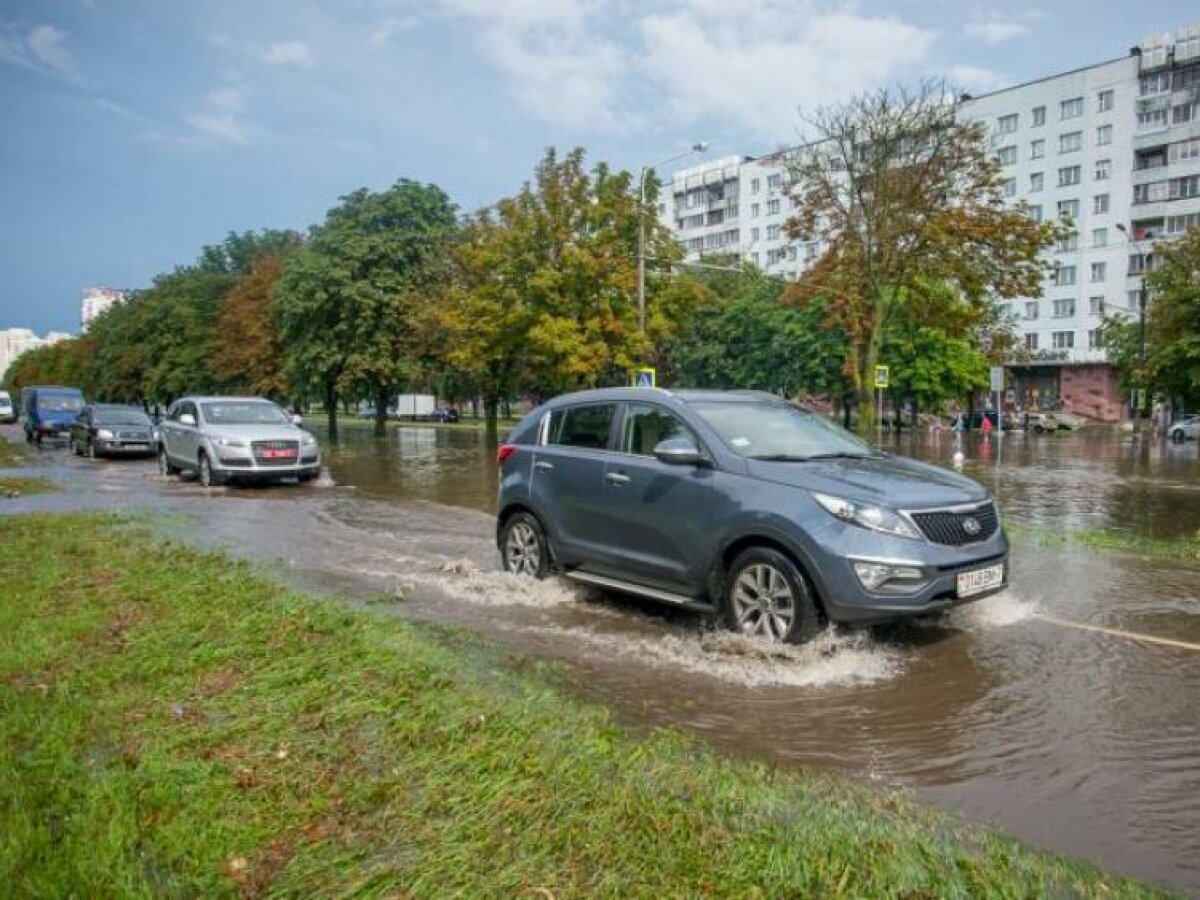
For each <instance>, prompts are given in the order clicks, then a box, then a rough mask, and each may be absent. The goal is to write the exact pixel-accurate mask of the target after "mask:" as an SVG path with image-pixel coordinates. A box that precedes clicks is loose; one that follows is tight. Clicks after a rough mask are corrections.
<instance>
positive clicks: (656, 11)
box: [444, 0, 934, 140]
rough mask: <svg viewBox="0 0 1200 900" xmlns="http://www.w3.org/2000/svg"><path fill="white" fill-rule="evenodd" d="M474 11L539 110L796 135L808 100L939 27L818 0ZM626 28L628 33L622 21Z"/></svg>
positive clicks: (705, 0) (512, 1)
mask: <svg viewBox="0 0 1200 900" xmlns="http://www.w3.org/2000/svg"><path fill="white" fill-rule="evenodd" d="M444 4H445V7H446V8H448V9H449V10H450V12H451V13H452V14H454V15H457V16H460V17H465V18H467V19H468V20H473V21H474V22H475V23H476V24H477V26H478V27H477V36H478V40H479V41H480V42H481V44H482V46H483V47H484V50H485V52H486V54H487V56H488V58H489V59H490V60H491V61H492V63H493V64H494V65H496V66H497V67H498V68H499V69H500V71H501V72H502V73H503V74H504V75H505V77H506V78H507V80H508V82H509V85H510V90H511V91H512V93H513V94H514V95H515V96H516V98H517V99H518V100H519V101H520V102H521V104H522V105H523V106H525V108H526V109H528V110H529V111H530V112H532V113H533V114H535V115H537V116H539V117H540V118H543V119H545V120H547V121H550V122H553V123H555V124H558V125H561V126H565V127H573V128H577V129H585V130H587V131H593V132H594V131H602V130H623V131H631V130H634V129H636V128H640V127H643V126H644V124H645V123H646V122H648V121H652V120H654V119H661V118H662V116H663V113H664V112H668V113H670V114H672V116H673V117H674V119H675V120H676V121H675V124H676V125H688V124H692V123H696V122H702V121H704V120H715V121H717V122H719V123H720V124H722V125H733V126H736V127H740V128H743V129H746V130H748V131H750V132H752V133H754V134H755V135H757V136H758V137H760V138H762V139H769V140H789V139H794V138H795V130H796V126H797V123H798V116H797V107H809V108H811V107H813V106H816V105H819V104H824V103H830V102H835V101H837V100H839V99H843V98H845V97H846V96H848V95H850V94H853V93H855V92H861V91H864V90H868V89H870V88H874V87H877V86H879V85H880V84H882V83H885V82H887V81H889V80H892V79H895V78H897V77H900V76H901V75H902V74H904V73H906V72H907V71H908V70H910V69H911V68H912V67H913V66H914V65H916V64H917V63H919V62H921V61H922V60H924V59H925V57H926V56H927V54H928V52H929V48H930V46H931V45H932V42H933V38H934V35H933V33H932V32H930V31H928V30H925V29H922V28H919V27H917V26H915V25H911V24H909V23H906V22H904V21H903V20H901V19H899V18H897V17H895V16H872V15H866V14H862V13H859V12H857V11H856V10H855V8H854V7H852V6H849V5H847V6H844V7H839V6H838V5H837V4H834V5H824V4H819V3H818V0H742V2H738V3H729V2H727V0H656V2H654V3H642V2H639V3H638V4H636V5H635V4H632V3H630V4H627V5H624V6H623V7H622V11H623V12H627V13H628V14H627V15H623V16H615V15H614V10H613V6H612V4H611V3H602V2H599V0H508V2H505V3H496V2H492V0H444ZM618 29H620V32H619V33H618Z"/></svg>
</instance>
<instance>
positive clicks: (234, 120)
mask: <svg viewBox="0 0 1200 900" xmlns="http://www.w3.org/2000/svg"><path fill="white" fill-rule="evenodd" d="M245 112H246V94H245V91H243V90H242V88H240V87H236V86H233V85H227V86H225V87H220V88H217V89H216V90H213V91H211V92H210V93H209V94H208V96H207V97H205V98H204V103H203V105H202V107H201V109H200V110H198V111H197V112H194V113H192V114H191V115H189V116H186V117H185V120H186V121H187V123H188V124H189V125H190V126H192V128H193V129H195V132H196V134H195V135H193V139H200V140H202V141H207V142H215V143H223V144H244V143H246V141H248V140H249V139H250V130H251V129H250V126H249V123H248V122H247V120H246V117H245Z"/></svg>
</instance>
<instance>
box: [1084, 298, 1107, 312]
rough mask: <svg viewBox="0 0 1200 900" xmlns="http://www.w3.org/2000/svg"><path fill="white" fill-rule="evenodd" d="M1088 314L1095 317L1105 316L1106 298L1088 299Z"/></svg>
mask: <svg viewBox="0 0 1200 900" xmlns="http://www.w3.org/2000/svg"><path fill="white" fill-rule="evenodd" d="M1088 312H1090V313H1091V314H1092V315H1093V316H1102V315H1104V298H1103V297H1088Z"/></svg>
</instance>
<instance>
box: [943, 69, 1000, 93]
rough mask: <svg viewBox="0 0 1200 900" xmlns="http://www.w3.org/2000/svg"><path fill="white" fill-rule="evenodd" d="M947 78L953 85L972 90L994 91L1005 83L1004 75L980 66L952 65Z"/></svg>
mask: <svg viewBox="0 0 1200 900" xmlns="http://www.w3.org/2000/svg"><path fill="white" fill-rule="evenodd" d="M949 78H950V82H951V83H952V85H953V86H954V87H960V88H967V89H968V90H972V91H994V90H995V89H996V88H999V87H1003V86H1004V84H1005V80H1004V77H1003V76H1002V75H1001V74H1000V73H999V72H993V71H992V70H991V69H985V68H983V67H982V66H952V67H951V68H950V73H949Z"/></svg>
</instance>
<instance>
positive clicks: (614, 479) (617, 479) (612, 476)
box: [604, 472, 629, 487]
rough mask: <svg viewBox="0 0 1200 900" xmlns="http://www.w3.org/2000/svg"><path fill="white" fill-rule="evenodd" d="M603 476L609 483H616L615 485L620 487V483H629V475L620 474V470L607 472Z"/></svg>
mask: <svg viewBox="0 0 1200 900" xmlns="http://www.w3.org/2000/svg"><path fill="white" fill-rule="evenodd" d="M604 477H605V478H606V479H607V480H608V483H609V484H613V485H616V486H617V487H621V485H625V484H629V476H628V475H622V474H621V473H620V472H609V473H608V474H607V475H605V476H604Z"/></svg>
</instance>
